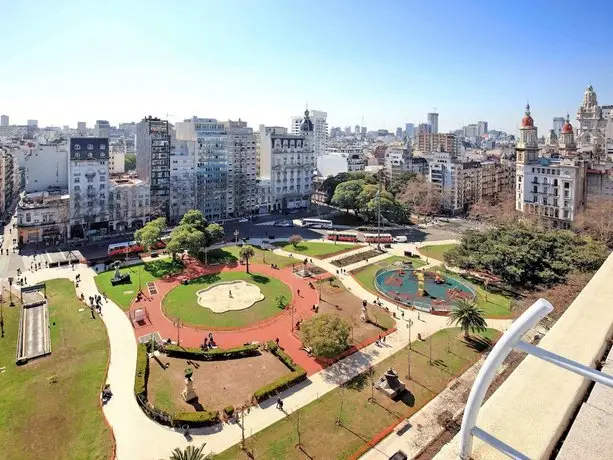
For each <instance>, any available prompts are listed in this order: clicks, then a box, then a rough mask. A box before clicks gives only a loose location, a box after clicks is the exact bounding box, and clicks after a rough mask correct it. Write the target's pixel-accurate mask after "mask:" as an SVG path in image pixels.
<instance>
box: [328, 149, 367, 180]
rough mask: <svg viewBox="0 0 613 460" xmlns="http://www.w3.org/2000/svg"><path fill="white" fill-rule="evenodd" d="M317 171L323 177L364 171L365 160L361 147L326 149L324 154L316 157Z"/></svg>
mask: <svg viewBox="0 0 613 460" xmlns="http://www.w3.org/2000/svg"><path fill="white" fill-rule="evenodd" d="M316 162H317V171H318V172H319V174H320V175H321V176H323V177H328V176H334V175H336V174H339V173H342V172H354V171H364V168H365V166H366V160H365V158H364V154H363V151H362V148H361V147H354V146H347V147H328V148H327V149H326V153H325V154H323V155H321V156H319V157H316Z"/></svg>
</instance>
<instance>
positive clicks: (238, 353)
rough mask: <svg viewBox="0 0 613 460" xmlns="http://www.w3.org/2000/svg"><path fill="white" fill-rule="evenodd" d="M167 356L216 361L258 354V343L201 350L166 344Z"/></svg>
mask: <svg viewBox="0 0 613 460" xmlns="http://www.w3.org/2000/svg"><path fill="white" fill-rule="evenodd" d="M164 349H165V351H166V354H167V355H168V356H175V357H177V358H185V359H196V360H202V361H216V360H220V359H236V358H244V357H245V356H255V355H258V354H259V353H260V352H259V350H258V349H259V345H257V344H250V345H243V346H242V347H236V348H227V349H225V350H224V349H221V348H213V349H211V350H201V349H200V348H184V347H181V346H178V345H166V346H165V347H164Z"/></svg>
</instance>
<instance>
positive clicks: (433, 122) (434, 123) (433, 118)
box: [428, 112, 438, 134]
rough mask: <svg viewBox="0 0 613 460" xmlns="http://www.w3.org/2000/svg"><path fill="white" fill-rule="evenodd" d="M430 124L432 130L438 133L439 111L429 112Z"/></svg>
mask: <svg viewBox="0 0 613 460" xmlns="http://www.w3.org/2000/svg"><path fill="white" fill-rule="evenodd" d="M428 124H429V125H430V132H431V133H432V134H438V113H436V112H431V113H429V114H428Z"/></svg>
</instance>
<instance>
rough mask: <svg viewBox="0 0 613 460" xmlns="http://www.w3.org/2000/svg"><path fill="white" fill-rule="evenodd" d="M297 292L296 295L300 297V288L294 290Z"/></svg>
mask: <svg viewBox="0 0 613 460" xmlns="http://www.w3.org/2000/svg"><path fill="white" fill-rule="evenodd" d="M296 292H297V293H298V297H300V289H298V290H297V291H296Z"/></svg>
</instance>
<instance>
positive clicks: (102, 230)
mask: <svg viewBox="0 0 613 460" xmlns="http://www.w3.org/2000/svg"><path fill="white" fill-rule="evenodd" d="M69 155H70V157H69V158H70V159H69V162H68V193H69V194H70V210H69V219H70V220H69V238H88V237H90V236H102V235H105V234H107V233H108V231H109V215H108V212H109V208H108V196H109V195H108V193H109V190H108V185H109V140H108V139H106V138H97V137H73V138H71V139H70V147H69Z"/></svg>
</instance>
